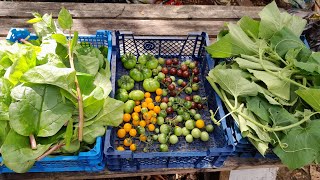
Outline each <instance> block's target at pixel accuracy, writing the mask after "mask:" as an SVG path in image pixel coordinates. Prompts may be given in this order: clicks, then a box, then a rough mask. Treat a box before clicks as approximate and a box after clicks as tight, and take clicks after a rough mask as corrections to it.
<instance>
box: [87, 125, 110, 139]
mask: <svg viewBox="0 0 320 180" xmlns="http://www.w3.org/2000/svg"><path fill="white" fill-rule="evenodd" d="M105 132H106V128H105V127H104V126H103V125H99V124H91V125H90V126H86V127H84V128H83V140H84V142H86V143H88V144H93V143H94V142H96V139H97V137H100V136H103V135H104V133H105Z"/></svg>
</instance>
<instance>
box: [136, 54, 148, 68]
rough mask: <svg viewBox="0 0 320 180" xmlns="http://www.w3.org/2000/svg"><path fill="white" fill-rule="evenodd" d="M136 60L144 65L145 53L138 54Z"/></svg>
mask: <svg viewBox="0 0 320 180" xmlns="http://www.w3.org/2000/svg"><path fill="white" fill-rule="evenodd" d="M138 62H139V63H140V64H142V65H145V64H146V63H147V58H146V55H144V54H143V55H141V56H139V58H138Z"/></svg>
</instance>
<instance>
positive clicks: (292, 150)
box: [273, 120, 320, 169]
mask: <svg viewBox="0 0 320 180" xmlns="http://www.w3.org/2000/svg"><path fill="white" fill-rule="evenodd" d="M319 128H320V120H313V121H311V122H309V123H308V124H307V125H306V127H305V128H303V127H300V126H298V127H296V128H293V129H291V130H290V131H289V133H288V134H287V135H286V136H285V137H284V138H283V139H281V142H282V143H285V144H286V145H287V146H288V147H283V148H281V147H280V145H278V146H276V147H275V148H274V149H273V152H274V153H275V154H276V155H277V156H278V157H279V158H280V159H281V161H282V162H283V163H284V164H285V165H287V166H288V167H289V169H295V168H299V167H303V166H305V165H307V164H310V163H312V162H313V161H314V160H315V158H316V157H317V156H318V153H319V151H320V144H319V142H318V140H319V138H320V131H319Z"/></svg>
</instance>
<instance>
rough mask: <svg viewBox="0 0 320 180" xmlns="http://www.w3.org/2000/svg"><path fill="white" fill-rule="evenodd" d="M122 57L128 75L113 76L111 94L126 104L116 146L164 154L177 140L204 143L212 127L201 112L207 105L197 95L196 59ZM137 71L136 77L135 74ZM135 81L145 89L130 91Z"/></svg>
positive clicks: (143, 56)
mask: <svg viewBox="0 0 320 180" xmlns="http://www.w3.org/2000/svg"><path fill="white" fill-rule="evenodd" d="M124 57H126V58H127V59H122V62H123V63H124V62H126V63H127V64H124V67H125V68H126V69H128V70H130V73H129V74H130V77H129V76H128V75H123V76H122V77H121V78H120V79H119V80H118V87H119V89H118V91H117V92H116V98H117V99H119V100H122V101H123V102H125V108H124V115H123V123H122V124H121V125H120V126H119V127H118V129H117V132H116V133H117V137H118V138H119V139H120V140H121V141H120V144H117V147H116V148H117V150H119V151H123V150H129V149H130V150H131V151H136V150H141V151H144V152H149V151H161V152H167V151H169V147H170V145H175V144H177V143H178V142H179V140H182V139H184V140H185V141H186V142H187V143H192V142H193V141H194V140H195V139H199V140H201V141H203V142H206V141H209V139H210V136H209V133H211V132H213V130H214V126H213V123H212V122H210V123H206V122H205V121H204V120H203V117H202V115H201V112H203V110H205V109H207V107H206V106H205V104H206V98H205V97H204V98H202V97H201V96H200V95H199V88H200V84H199V83H200V78H199V72H200V70H199V67H198V66H199V63H198V62H193V61H190V60H187V61H184V62H181V61H179V60H178V59H176V58H174V59H167V60H164V59H162V58H159V59H156V58H155V57H154V56H152V55H149V54H148V55H142V56H140V57H139V59H138V60H137V59H134V58H135V57H134V56H133V55H132V54H126V55H125V56H124ZM129 57H130V59H128V58H129ZM129 60H130V61H131V62H130V61H129ZM155 60H157V62H156V61H155ZM128 62H130V63H131V64H128ZM147 62H152V64H150V63H149V64H148V63H147ZM134 63H136V64H134ZM129 65H130V66H129ZM129 67H130V68H129ZM149 68H150V69H149ZM148 69H149V70H150V71H151V72H152V75H150V73H149V72H148ZM132 71H135V73H131V72H132ZM139 71H141V76H140V75H139V77H135V76H137V72H139ZM132 79H134V80H132ZM137 80H138V81H137ZM142 81H143V82H142ZM132 82H133V83H134V84H132ZM125 83H126V84H125ZM129 83H131V84H130V85H129ZM135 83H143V88H144V91H142V90H140V89H134V85H135ZM158 83H159V84H158ZM140 85H141V84H140ZM140 87H141V86H140ZM129 92H130V93H129ZM179 137H184V138H179Z"/></svg>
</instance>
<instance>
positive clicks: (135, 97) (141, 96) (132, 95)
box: [129, 90, 144, 101]
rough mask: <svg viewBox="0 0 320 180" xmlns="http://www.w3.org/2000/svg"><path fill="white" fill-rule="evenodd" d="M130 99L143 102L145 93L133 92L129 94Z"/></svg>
mask: <svg viewBox="0 0 320 180" xmlns="http://www.w3.org/2000/svg"><path fill="white" fill-rule="evenodd" d="M129 99H132V100H134V101H141V100H142V99H144V93H143V92H142V91H141V90H133V91H131V92H130V93H129Z"/></svg>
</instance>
